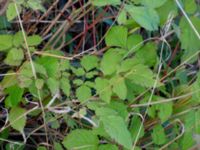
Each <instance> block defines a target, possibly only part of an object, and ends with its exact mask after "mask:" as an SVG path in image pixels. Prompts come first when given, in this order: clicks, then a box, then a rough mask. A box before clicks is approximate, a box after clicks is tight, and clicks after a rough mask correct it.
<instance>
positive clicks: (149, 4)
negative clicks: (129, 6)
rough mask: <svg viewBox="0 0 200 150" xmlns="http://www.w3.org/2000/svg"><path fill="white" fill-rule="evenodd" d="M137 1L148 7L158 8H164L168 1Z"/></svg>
mask: <svg viewBox="0 0 200 150" xmlns="http://www.w3.org/2000/svg"><path fill="white" fill-rule="evenodd" d="M137 1H138V2H140V3H141V4H142V5H144V6H147V7H151V8H158V7H160V6H162V5H163V4H164V3H165V2H166V1H167V0H137Z"/></svg>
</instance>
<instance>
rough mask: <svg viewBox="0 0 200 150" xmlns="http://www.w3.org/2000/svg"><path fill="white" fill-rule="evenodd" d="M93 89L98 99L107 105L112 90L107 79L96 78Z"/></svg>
mask: <svg viewBox="0 0 200 150" xmlns="http://www.w3.org/2000/svg"><path fill="white" fill-rule="evenodd" d="M95 88H96V90H97V94H99V96H100V98H101V99H102V100H103V101H105V102H107V103H109V102H110V99H111V95H112V90H111V86H110V84H109V81H108V80H107V79H102V78H97V79H96V80H95Z"/></svg>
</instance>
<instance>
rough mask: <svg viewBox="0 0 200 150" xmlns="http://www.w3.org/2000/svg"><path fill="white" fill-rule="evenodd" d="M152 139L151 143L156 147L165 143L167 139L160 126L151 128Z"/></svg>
mask: <svg viewBox="0 0 200 150" xmlns="http://www.w3.org/2000/svg"><path fill="white" fill-rule="evenodd" d="M151 136H152V138H153V142H154V143H155V144H157V145H162V144H164V143H165V142H166V140H167V138H166V135H165V131H164V129H163V127H162V126H161V125H156V126H155V127H154V128H153V133H152V135H151Z"/></svg>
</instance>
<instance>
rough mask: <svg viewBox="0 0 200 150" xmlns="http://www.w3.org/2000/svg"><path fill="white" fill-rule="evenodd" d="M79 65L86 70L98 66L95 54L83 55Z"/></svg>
mask: <svg viewBox="0 0 200 150" xmlns="http://www.w3.org/2000/svg"><path fill="white" fill-rule="evenodd" d="M81 65H82V66H83V67H84V68H85V70H86V71H90V70H92V69H94V68H96V67H97V66H98V58H97V57H96V56H89V55H88V56H84V57H83V58H82V59H81Z"/></svg>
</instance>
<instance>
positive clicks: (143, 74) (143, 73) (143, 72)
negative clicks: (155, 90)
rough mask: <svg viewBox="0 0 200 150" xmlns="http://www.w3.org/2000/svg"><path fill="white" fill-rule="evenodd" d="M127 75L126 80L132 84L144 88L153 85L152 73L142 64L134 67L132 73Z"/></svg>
mask: <svg viewBox="0 0 200 150" xmlns="http://www.w3.org/2000/svg"><path fill="white" fill-rule="evenodd" d="M127 74H128V75H127V78H128V79H130V80H131V81H132V82H133V83H135V84H138V85H141V86H144V87H152V86H153V85H154V83H155V79H154V75H153V72H152V71H151V70H150V69H149V68H148V67H147V66H145V65H142V64H139V65H136V66H134V67H133V69H132V71H131V72H130V73H127ZM158 84H159V83H158Z"/></svg>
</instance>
